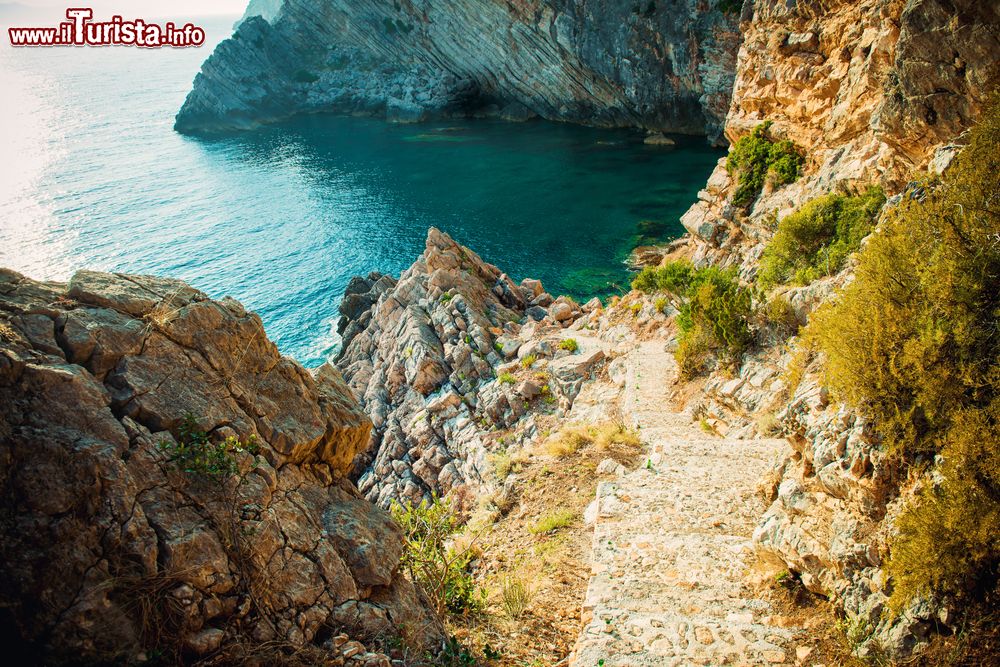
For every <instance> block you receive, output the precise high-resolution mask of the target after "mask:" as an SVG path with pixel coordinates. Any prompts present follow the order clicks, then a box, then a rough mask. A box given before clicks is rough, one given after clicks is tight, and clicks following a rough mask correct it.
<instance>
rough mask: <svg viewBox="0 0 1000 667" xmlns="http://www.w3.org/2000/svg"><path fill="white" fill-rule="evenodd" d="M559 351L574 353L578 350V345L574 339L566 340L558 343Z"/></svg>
mask: <svg viewBox="0 0 1000 667" xmlns="http://www.w3.org/2000/svg"><path fill="white" fill-rule="evenodd" d="M559 349H560V350H566V351H568V352H576V351H577V350H579V349H580V344H579V343H577V342H576V339H575V338H567V339H565V340H564V341H562V342H561V343H559Z"/></svg>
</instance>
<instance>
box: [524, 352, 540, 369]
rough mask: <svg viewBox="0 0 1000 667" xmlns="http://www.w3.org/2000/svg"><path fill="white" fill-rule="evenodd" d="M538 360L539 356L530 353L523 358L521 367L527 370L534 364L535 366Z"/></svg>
mask: <svg viewBox="0 0 1000 667" xmlns="http://www.w3.org/2000/svg"><path fill="white" fill-rule="evenodd" d="M536 361H538V356H537V355H534V354H529V355H528V356H526V357H524V358H523V359H521V368H523V369H525V370H527V369H529V368H531V367H532V366H534V365H535V362H536Z"/></svg>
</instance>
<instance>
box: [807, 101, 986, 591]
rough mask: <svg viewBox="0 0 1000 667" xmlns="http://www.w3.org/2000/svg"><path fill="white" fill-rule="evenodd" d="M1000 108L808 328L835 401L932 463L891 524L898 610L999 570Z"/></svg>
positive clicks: (973, 586) (904, 210) (921, 191)
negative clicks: (936, 477)
mask: <svg viewBox="0 0 1000 667" xmlns="http://www.w3.org/2000/svg"><path fill="white" fill-rule="evenodd" d="M998 147H1000V107H998V106H994V108H993V109H992V111H990V112H989V113H988V114H986V116H985V118H984V120H983V121H982V123H981V124H980V125H979V126H978V127H977V128H975V129H974V130H973V132H972V134H971V138H970V144H969V145H968V147H967V148H966V149H965V150H964V151H963V152H962V153H961V154H960V155H959V156H958V158H956V161H955V163H954V164H953V165H952V167H951V169H950V170H949V171H948V172H947V173H946V175H945V177H944V179H943V182H941V183H940V184H932V183H928V184H924V185H923V186H920V187H917V188H916V189H914V190H911V192H910V193H908V196H907V197H905V198H904V200H903V201H902V202H901V203H900V205H899V206H898V207H896V208H895V209H894V210H893V211H891V212H890V213H889V215H888V216H887V220H886V222H885V223H884V225H883V228H880V229H879V231H878V232H877V233H875V234H874V235H872V236H871V238H870V239H869V241H868V243H867V244H866V245H865V247H864V249H863V250H862V251H861V252H860V253H859V255H858V268H857V276H856V278H855V280H854V281H853V282H852V283H851V284H850V285H848V286H847V287H846V288H845V289H844V290H843V291H842V292H841V293H840V294H839V295H838V296H837V297H836V299H835V300H834V301H833V302H832V303H830V304H828V305H827V306H825V307H823V308H821V309H820V310H819V311H817V313H816V314H815V315H814V317H813V322H812V324H811V325H810V327H809V332H808V335H809V337H810V338H811V339H813V340H814V341H815V342H816V343H817V345H818V347H819V349H820V350H821V351H822V352H824V353H825V355H826V358H827V375H828V382H829V384H830V386H831V389H833V390H834V392H835V393H836V394H837V395H839V396H840V397H841V398H843V399H845V400H847V401H849V402H851V403H852V404H854V405H856V406H858V407H859V408H861V409H863V410H864V411H866V412H867V413H869V414H870V415H871V416H872V417H874V418H875V423H876V424H877V426H878V428H879V431H880V432H881V435H882V436H883V438H884V442H885V443H886V446H887V448H888V449H889V450H890V451H893V452H896V453H898V454H900V455H901V456H903V457H905V458H906V459H907V460H910V461H921V460H922V461H929V460H930V456H929V455H935V454H940V455H941V456H942V459H943V464H942V466H941V468H940V473H941V482H940V484H936V485H928V486H927V487H926V488H924V490H923V491H922V492H921V493H919V495H918V497H917V499H916V500H915V501H914V502H913V503H911V505H910V506H909V508H908V509H907V510H906V511H905V512H904V514H903V516H902V517H901V519H900V520H899V522H898V524H897V527H898V529H899V534H898V536H897V537H896V539H895V540H894V542H893V544H892V545H891V547H892V555H891V560H890V565H889V571H890V573H891V575H892V577H893V582H894V592H893V595H892V601H891V602H892V606H893V608H894V609H896V610H899V609H901V608H902V607H903V606H904V605H905V604H906V603H907V602H908V601H909V600H910V599H911V598H912V597H913V596H914V595H917V594H921V593H927V592H934V593H945V594H953V595H960V596H961V595H966V594H972V593H978V594H982V593H985V592H988V590H989V589H991V588H995V587H996V580H997V574H998V569H1000V538H998V536H997V525H1000V524H998V520H1000V446H998V437H997V434H998V433H1000V391H998V389H1000V179H998V177H997V174H1000V150H998Z"/></svg>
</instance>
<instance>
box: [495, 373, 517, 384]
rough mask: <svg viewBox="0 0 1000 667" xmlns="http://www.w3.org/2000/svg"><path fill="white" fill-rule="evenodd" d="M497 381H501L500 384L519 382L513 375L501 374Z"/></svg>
mask: <svg viewBox="0 0 1000 667" xmlns="http://www.w3.org/2000/svg"><path fill="white" fill-rule="evenodd" d="M497 379H498V380H499V381H500V384H514V383H515V382H517V378H516V377H514V374H513V373H501V374H500V375H498V376H497Z"/></svg>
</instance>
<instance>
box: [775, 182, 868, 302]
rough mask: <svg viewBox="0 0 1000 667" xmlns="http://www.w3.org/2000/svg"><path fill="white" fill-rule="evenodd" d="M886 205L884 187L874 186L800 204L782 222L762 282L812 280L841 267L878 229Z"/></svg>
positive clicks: (831, 273) (778, 282)
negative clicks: (854, 193)
mask: <svg viewBox="0 0 1000 667" xmlns="http://www.w3.org/2000/svg"><path fill="white" fill-rule="evenodd" d="M883 204H885V195H884V194H883V193H882V189H881V188H870V189H869V190H868V191H867V192H866V193H865V194H863V195H861V196H858V197H849V196H847V195H842V194H831V195H826V196H825V197H819V198H817V199H813V200H812V201H810V202H808V203H807V204H805V205H804V206H802V208H800V209H799V210H797V211H795V212H794V213H792V214H791V215H789V216H788V217H787V218H785V219H784V220H782V221H781V222H780V223H779V224H778V231H777V232H776V233H775V235H774V238H773V239H771V242H770V243H769V244H768V245H767V248H766V249H765V250H764V255H763V257H761V269H760V275H759V276H758V283H759V285H760V287H761V288H763V289H771V288H772V287H774V286H776V285H782V284H785V283H790V282H792V283H796V284H798V285H808V284H809V283H811V282H812V281H813V280H816V279H817V278H821V277H823V276H832V275H833V274H835V273H837V272H838V271H840V270H841V269H842V268H843V267H844V263H845V262H846V261H847V257H848V256H849V255H850V254H851V253H853V252H855V251H856V250H857V249H858V248H860V247H861V241H862V240H863V239H864V238H865V237H866V236H868V234H870V233H871V231H872V229H874V227H875V220H876V218H877V217H878V214H879V211H881V210H882V205H883Z"/></svg>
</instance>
